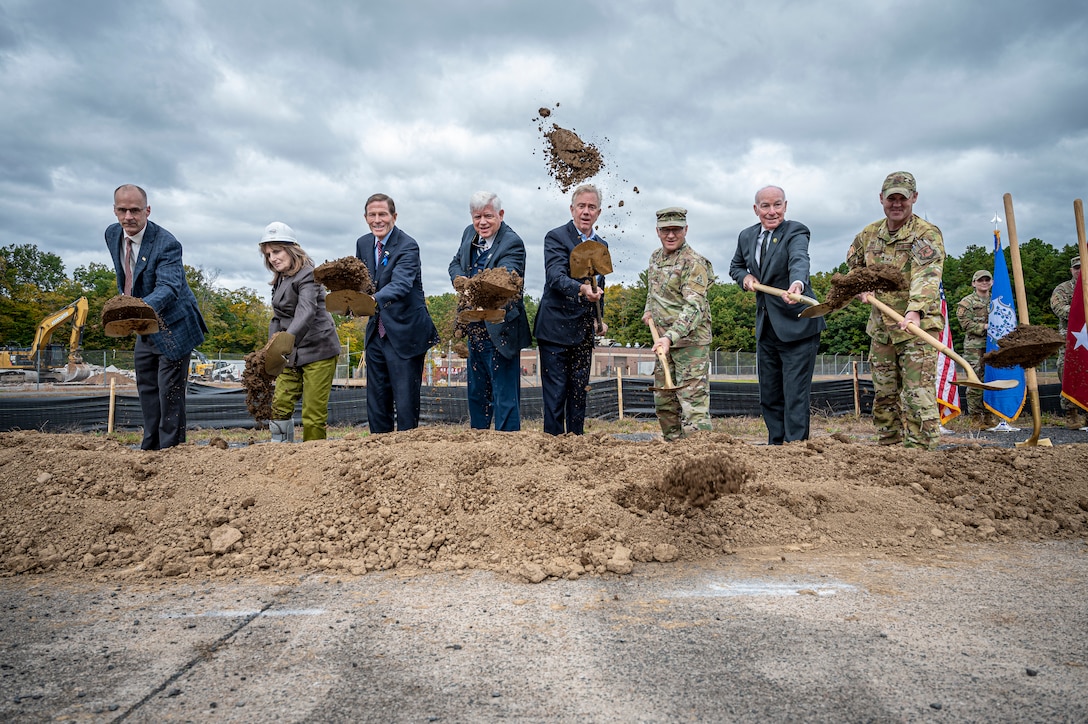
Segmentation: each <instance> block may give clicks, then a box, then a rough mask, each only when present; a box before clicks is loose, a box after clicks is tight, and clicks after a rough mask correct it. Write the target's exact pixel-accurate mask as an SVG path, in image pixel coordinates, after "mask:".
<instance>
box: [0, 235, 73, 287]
mask: <svg viewBox="0 0 1088 724" xmlns="http://www.w3.org/2000/svg"><path fill="white" fill-rule="evenodd" d="M65 279H66V276H65V274H64V263H63V262H62V261H61V259H60V257H59V256H57V255H56V254H53V253H51V252H43V251H39V250H38V247H37V246H35V245H34V244H9V245H7V246H4V247H0V293H3V294H5V295H7V296H8V297H11V298H12V299H22V300H23V301H34V300H37V299H38V295H40V294H41V293H45V292H52V291H55V290H56V289H57V287H59V286H60V285H61V283H62V282H64V280H65Z"/></svg>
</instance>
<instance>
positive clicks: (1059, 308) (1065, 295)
mask: <svg viewBox="0 0 1088 724" xmlns="http://www.w3.org/2000/svg"><path fill="white" fill-rule="evenodd" d="M1075 285H1076V280H1075V279H1067V280H1065V281H1064V282H1062V283H1061V284H1059V285H1058V286H1056V287H1054V292H1053V293H1052V294H1051V295H1050V308H1051V309H1052V310H1053V311H1054V316H1055V317H1057V318H1058V331H1059V332H1061V334H1062V339H1065V336H1066V333H1067V330H1068V329H1069V308H1070V307H1071V306H1072V305H1073V287H1074V286H1075ZM1064 369H1065V345H1064V344H1063V345H1062V348H1061V349H1060V350H1058V383H1059V384H1061V381H1062V371H1063V370H1064ZM1061 408H1062V410H1063V411H1064V412H1066V413H1069V412H1073V411H1074V410H1075V409H1076V408H1075V407H1073V405H1072V404H1071V403H1070V402H1069V400H1067V399H1065V397H1062V398H1061Z"/></svg>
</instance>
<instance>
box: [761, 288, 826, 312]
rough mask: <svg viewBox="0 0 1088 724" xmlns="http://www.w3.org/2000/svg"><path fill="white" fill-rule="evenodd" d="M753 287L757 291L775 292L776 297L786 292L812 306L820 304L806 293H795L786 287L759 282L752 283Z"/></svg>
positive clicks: (794, 299)
mask: <svg viewBox="0 0 1088 724" xmlns="http://www.w3.org/2000/svg"><path fill="white" fill-rule="evenodd" d="M752 289H755V290H756V291H757V292H763V293H764V294H773V295H774V296H776V297H781V296H782V295H783V294H786V295H788V296H789V298H790V299H792V300H793V301H795V302H800V303H801V304H807V305H808V306H810V307H815V306H817V305H819V302H818V301H816V300H815V299H813V298H812V297H806V296H805V295H804V294H794V293H792V292H790V291H787V290H785V289H779V288H778V287H769V286H767V285H766V284H759V283H758V282H757V283H756V284H753V285H752Z"/></svg>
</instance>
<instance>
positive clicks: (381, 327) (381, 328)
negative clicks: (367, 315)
mask: <svg viewBox="0 0 1088 724" xmlns="http://www.w3.org/2000/svg"><path fill="white" fill-rule="evenodd" d="M384 250H385V246H384V245H383V244H382V240H381V239H378V241H377V243H376V244H375V245H374V251H375V252H376V254H377V256H376V258H375V260H374V275H375V276H377V275H378V271H379V270H378V267H379V266H380V265H381V263H382V252H383V251H384ZM377 314H378V336H379V337H385V324H384V323H383V322H382V313H381V312H378V313H377Z"/></svg>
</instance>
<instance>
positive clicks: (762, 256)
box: [759, 230, 771, 269]
mask: <svg viewBox="0 0 1088 724" xmlns="http://www.w3.org/2000/svg"><path fill="white" fill-rule="evenodd" d="M770 236H771V232H770V231H767V230H764V232H763V236H762V238H761V241H760V243H759V267H760V268H761V269H762V268H763V264H764V262H766V261H767V240H768V239H769V238H770Z"/></svg>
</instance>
